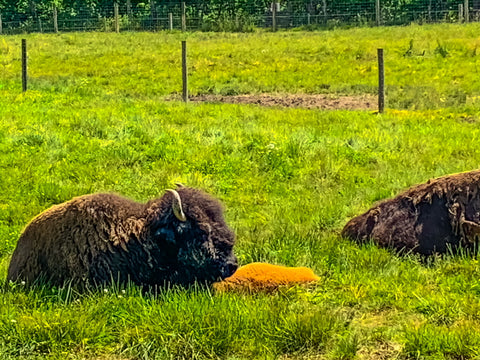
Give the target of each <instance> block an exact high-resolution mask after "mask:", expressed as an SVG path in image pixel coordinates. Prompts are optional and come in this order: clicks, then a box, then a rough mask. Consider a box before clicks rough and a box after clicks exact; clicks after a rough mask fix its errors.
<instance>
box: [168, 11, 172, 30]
mask: <svg viewBox="0 0 480 360" xmlns="http://www.w3.org/2000/svg"><path fill="white" fill-rule="evenodd" d="M168 28H169V29H170V31H172V30H173V14H172V13H168Z"/></svg>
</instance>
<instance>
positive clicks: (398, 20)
mask: <svg viewBox="0 0 480 360" xmlns="http://www.w3.org/2000/svg"><path fill="white" fill-rule="evenodd" d="M88 1H91V0H85V1H84V2H85V3H83V2H82V1H67V0H64V2H63V3H62V2H61V1H60V4H59V1H56V2H55V3H56V5H55V6H53V4H52V1H51V0H50V1H47V0H42V1H41V0H36V1H33V0H30V1H24V2H16V3H15V4H16V5H11V6H7V5H3V6H2V5H1V4H2V3H0V31H1V33H3V34H15V33H25V32H56V31H60V32H68V31H116V30H120V31H145V30H146V31H160V30H168V29H182V30H192V31H193V30H203V31H251V30H253V29H254V28H256V27H260V28H272V27H275V28H295V27H313V28H315V27H324V28H332V27H340V26H362V25H365V26H371V25H403V24H409V23H412V22H417V23H430V22H465V21H477V20H478V18H479V17H480V0H474V1H470V2H469V1H468V0H281V1H280V2H277V3H271V2H270V1H260V0H228V1H225V0H196V1H186V2H185V3H184V6H182V3H181V2H179V1H165V0H162V1H160V0H150V1H147V2H138V1H134V0H127V1H124V2H122V3H118V4H117V5H115V4H114V3H113V2H108V1H103V2H102V5H101V6H100V5H99V4H98V2H95V3H94V2H90V3H88ZM18 4H23V6H20V5H18ZM25 4H26V5H25Z"/></svg>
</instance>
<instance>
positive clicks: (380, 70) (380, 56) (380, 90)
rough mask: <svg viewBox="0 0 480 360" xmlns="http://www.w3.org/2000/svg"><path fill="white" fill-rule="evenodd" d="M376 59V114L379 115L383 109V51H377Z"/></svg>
mask: <svg viewBox="0 0 480 360" xmlns="http://www.w3.org/2000/svg"><path fill="white" fill-rule="evenodd" d="M377 57H378V112H379V113H380V114H381V113H383V110H384V108H385V66H384V62H383V49H377Z"/></svg>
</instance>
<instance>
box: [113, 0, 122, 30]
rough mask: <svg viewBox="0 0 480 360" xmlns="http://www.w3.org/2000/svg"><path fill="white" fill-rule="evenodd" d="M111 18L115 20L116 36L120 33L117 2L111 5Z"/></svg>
mask: <svg viewBox="0 0 480 360" xmlns="http://www.w3.org/2000/svg"><path fill="white" fill-rule="evenodd" d="M113 16H114V18H115V32H116V33H117V34H118V33H119V32H120V18H119V12H118V3H117V2H116V3H115V4H113Z"/></svg>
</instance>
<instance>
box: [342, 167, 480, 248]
mask: <svg viewBox="0 0 480 360" xmlns="http://www.w3.org/2000/svg"><path fill="white" fill-rule="evenodd" d="M479 188H480V170H476V171H472V172H467V173H460V174H454V175H450V176H445V177H441V178H438V179H434V180H430V181H428V182H427V183H425V184H421V185H417V186H413V187H412V188H410V189H408V190H407V191H405V192H403V193H402V194H400V195H398V196H397V197H395V198H394V199H389V200H385V201H383V202H380V203H379V204H378V205H376V206H374V207H372V208H371V209H370V210H368V211H367V212H366V213H364V214H362V215H360V216H357V217H355V218H353V219H352V220H350V221H349V222H348V223H347V225H346V226H345V227H344V228H343V231H342V235H343V236H345V237H349V238H351V239H354V240H356V241H359V242H365V241H368V240H369V239H371V240H372V241H373V242H374V243H376V244H378V245H380V246H385V247H391V248H394V249H397V250H406V251H413V252H416V253H420V254H424V255H430V254H433V253H445V252H446V251H447V250H448V249H449V248H451V249H457V248H460V247H461V248H470V249H471V248H474V247H476V244H477V240H478V238H479V237H480V191H479Z"/></svg>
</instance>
